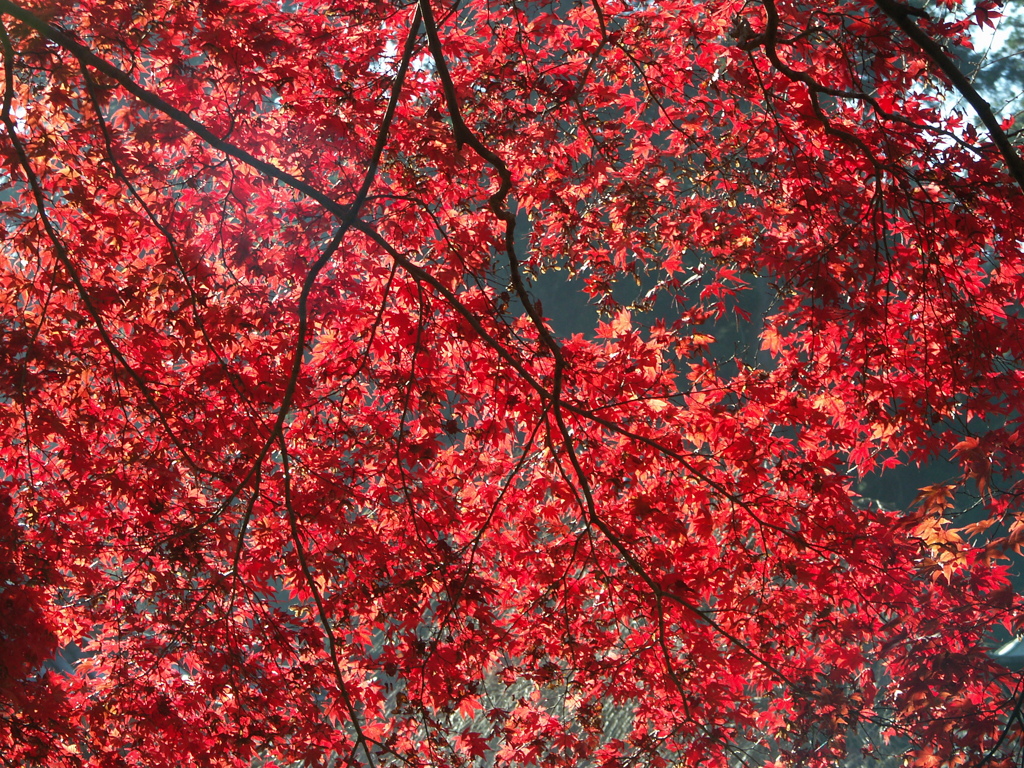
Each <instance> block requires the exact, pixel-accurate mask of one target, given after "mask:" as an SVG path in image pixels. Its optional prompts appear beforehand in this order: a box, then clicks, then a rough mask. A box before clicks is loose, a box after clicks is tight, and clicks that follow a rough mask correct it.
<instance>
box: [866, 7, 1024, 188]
mask: <svg viewBox="0 0 1024 768" xmlns="http://www.w3.org/2000/svg"><path fill="white" fill-rule="evenodd" d="M875 5H877V6H878V8H879V9H880V10H881V11H882V13H884V14H885V15H886V16H888V17H889V18H890V19H892V20H893V22H894V23H895V24H896V26H897V27H899V28H900V29H901V30H903V32H904V33H905V34H906V36H907V37H909V38H910V39H911V40H913V41H914V42H915V43H917V46H918V47H919V48H920V49H921V50H922V51H924V53H925V54H926V55H927V56H928V58H929V59H931V60H932V62H934V63H935V65H936V66H938V67H939V69H941V70H942V72H943V73H944V74H945V75H946V77H948V78H949V81H950V82H951V83H952V84H953V87H954V88H956V90H957V91H958V92H959V93H960V95H961V96H963V97H964V98H965V99H966V100H967V102H968V103H969V104H970V105H971V106H972V107H974V111H975V113H976V114H977V115H978V117H979V118H981V122H982V123H984V124H985V127H986V128H988V132H989V135H990V136H991V137H992V141H993V143H995V145H996V147H997V148H998V149H999V154H1001V155H1002V156H1003V160H1004V161H1005V162H1006V166H1007V168H1009V170H1010V175H1011V176H1013V180H1014V181H1015V182H1016V183H1017V186H1018V187H1020V189H1021V191H1022V192H1024V160H1022V159H1021V156H1020V155H1019V154H1017V150H1016V149H1015V148H1014V146H1013V144H1011V143H1010V138H1009V137H1008V136H1007V135H1006V131H1004V130H1003V128H1002V126H1001V125H1000V124H999V119H998V118H997V117H996V116H995V113H994V112H992V107H991V105H990V104H989V103H988V102H987V101H985V98H984V97H983V96H982V95H981V94H980V93H978V91H977V89H976V88H975V87H974V86H973V85H972V84H971V81H970V80H968V79H967V76H966V75H965V74H964V73H963V72H961V71H960V68H959V67H958V66H957V65H956V63H955V62H954V61H953V60H952V59H951V58H950V57H949V55H948V54H947V53H946V52H945V51H944V50H942V46H940V45H939V44H938V43H937V42H935V41H934V40H933V39H932V38H931V36H929V35H928V33H927V32H925V31H924V30H923V29H921V28H920V27H919V26H917V22H916V21H914V19H913V18H912V17H913V16H919V15H921V13H920V12H919V11H918V9H916V8H913V7H911V6H906V5H904V4H903V3H899V2H896V0H875Z"/></svg>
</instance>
